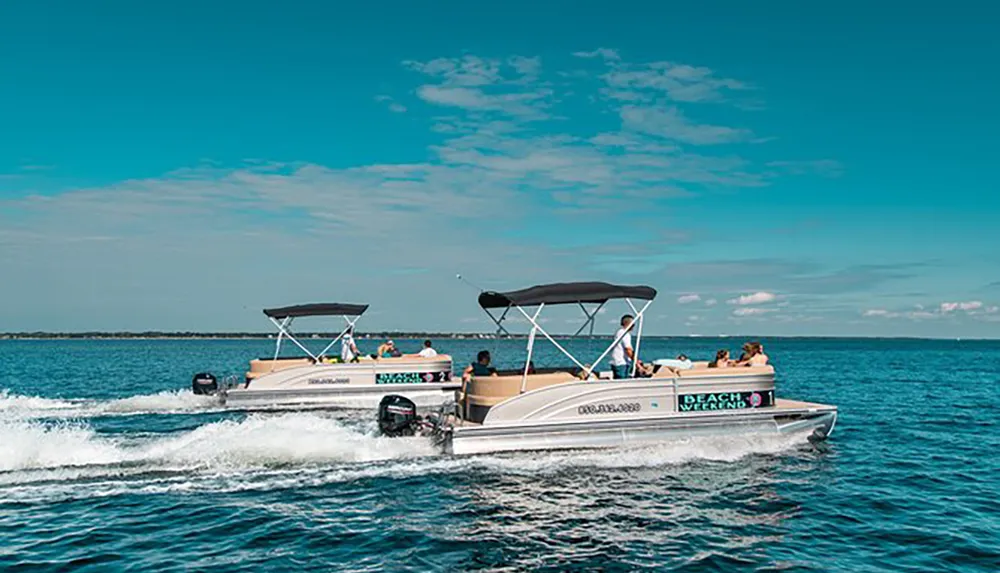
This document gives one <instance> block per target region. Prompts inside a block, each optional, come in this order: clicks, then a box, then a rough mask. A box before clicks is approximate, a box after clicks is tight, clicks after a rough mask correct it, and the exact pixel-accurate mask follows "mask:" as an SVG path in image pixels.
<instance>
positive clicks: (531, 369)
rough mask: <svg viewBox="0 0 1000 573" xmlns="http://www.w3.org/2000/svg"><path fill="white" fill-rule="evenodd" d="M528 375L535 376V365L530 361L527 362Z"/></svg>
mask: <svg viewBox="0 0 1000 573" xmlns="http://www.w3.org/2000/svg"><path fill="white" fill-rule="evenodd" d="M528 374H535V363H534V362H532V361H531V360H529V361H528Z"/></svg>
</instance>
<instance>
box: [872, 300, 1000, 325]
mask: <svg viewBox="0 0 1000 573" xmlns="http://www.w3.org/2000/svg"><path fill="white" fill-rule="evenodd" d="M998 311H1000V307H997V306H987V305H985V304H983V302H982V301H979V300H972V301H967V302H942V303H940V304H938V305H937V306H936V307H933V309H932V310H927V309H926V307H925V306H924V305H922V304H917V305H914V306H913V307H912V308H911V309H903V310H887V309H884V308H876V309H869V310H866V311H864V312H863V313H862V316H864V317H867V318H903V319H910V320H930V319H943V318H950V319H954V318H955V317H956V315H958V314H961V315H964V316H966V317H969V318H973V319H975V318H982V319H985V320H989V319H990V318H991V315H993V314H996V313H998Z"/></svg>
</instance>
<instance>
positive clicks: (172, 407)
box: [93, 390, 219, 414]
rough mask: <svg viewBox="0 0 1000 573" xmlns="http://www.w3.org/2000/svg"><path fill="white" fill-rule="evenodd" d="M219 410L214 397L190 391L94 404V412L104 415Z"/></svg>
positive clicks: (166, 392)
mask: <svg viewBox="0 0 1000 573" xmlns="http://www.w3.org/2000/svg"><path fill="white" fill-rule="evenodd" d="M218 408H219V399H218V398H216V397H214V396H202V395H197V394H195V393H194V392H191V391H190V390H167V391H164V392H157V393H155V394H141V395H138V396H130V397H128V398H120V399H117V400H110V401H107V402H98V403H96V404H94V406H93V410H94V411H95V412H98V413H103V414H147V413H162V414H177V413H184V412H196V411H200V410H211V409H218Z"/></svg>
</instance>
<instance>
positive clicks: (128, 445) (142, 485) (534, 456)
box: [0, 412, 807, 504]
mask: <svg viewBox="0 0 1000 573" xmlns="http://www.w3.org/2000/svg"><path fill="white" fill-rule="evenodd" d="M806 442H807V440H806V435H805V434H803V435H801V436H742V437H726V438H719V437H716V438H691V439H687V440H680V441H675V442H669V443H663V444H658V445H656V446H651V447H642V448H628V449H614V450H592V451H582V452H581V451H559V452H534V453H508V454H502V455H485V456H469V457H452V456H445V455H440V454H437V453H436V451H435V450H434V449H433V448H432V446H431V444H430V443H429V442H428V441H427V440H425V439H421V438H402V439H401V438H385V437H381V436H378V435H376V428H375V425H374V423H370V422H353V421H351V420H342V419H337V418H334V417H331V416H329V415H323V414H320V413H312V412H289V413H270V414H260V413H258V414H251V415H249V416H247V417H246V418H244V419H241V420H222V421H215V422H211V423H207V424H204V425H201V426H198V427H196V428H194V429H192V430H186V431H182V432H177V433H175V434H168V435H163V434H104V433H100V432H97V431H95V430H94V428H93V427H91V426H90V425H89V424H87V423H85V422H84V421H80V420H39V419H25V418H2V417H0V504H2V503H7V502H36V501H44V500H52V499H67V498H68V499H76V498H90V497H105V496H114V495H127V494H163V493H185V492H196V491H213V492H235V491H248V490H259V491H267V490H274V489H285V488H299V487H316V486H322V485H326V484H330V483H339V482H353V481H357V480H365V479H379V478H385V479H406V478H410V477H415V476H427V475H432V474H454V473H463V472H476V471H480V472H485V473H486V474H488V475H498V476H532V477H533V478H538V477H544V476H546V475H556V474H559V473H560V472H564V471H566V470H572V469H575V468H577V469H578V468H585V469H591V470H593V469H597V470H602V469H621V468H624V469H641V468H655V467H659V466H665V465H675V464H681V463H685V462H689V461H693V460H717V461H734V460H738V459H740V458H743V457H746V456H748V455H753V454H777V453H781V452H783V451H786V450H789V449H792V448H798V447H800V446H802V445H803V444H805V443H806Z"/></svg>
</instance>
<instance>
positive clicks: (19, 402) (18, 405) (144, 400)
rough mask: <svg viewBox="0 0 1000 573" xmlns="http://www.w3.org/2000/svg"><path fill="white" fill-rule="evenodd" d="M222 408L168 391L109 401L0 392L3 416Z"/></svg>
mask: <svg viewBox="0 0 1000 573" xmlns="http://www.w3.org/2000/svg"><path fill="white" fill-rule="evenodd" d="M220 409H222V406H221V404H220V403H219V400H218V399H217V398H215V397H212V396H198V395H195V394H194V393H193V392H191V391H190V390H168V391H164V392H156V393H154V394H140V395H137V396H129V397H127V398H118V399H113V400H58V399H53V398H43V397H41V396H22V395H19V394H11V393H10V391H8V390H2V391H0V416H3V417H6V418H21V419H30V418H87V417H93V416H132V415H138V414H183V413H190V412H207V411H212V410H220Z"/></svg>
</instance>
